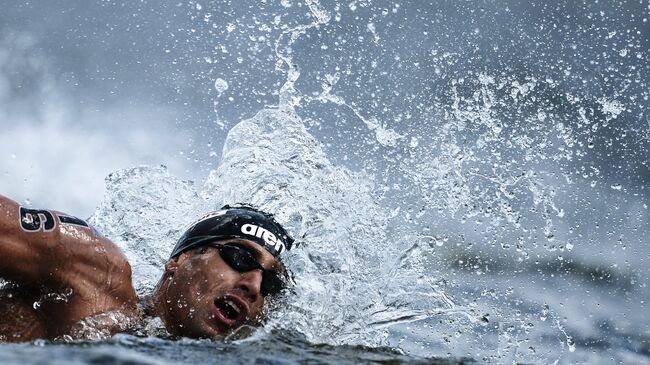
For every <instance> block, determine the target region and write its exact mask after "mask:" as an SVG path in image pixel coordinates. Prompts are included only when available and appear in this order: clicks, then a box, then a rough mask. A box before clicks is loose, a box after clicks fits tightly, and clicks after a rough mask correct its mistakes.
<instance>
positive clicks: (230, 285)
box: [164, 239, 280, 338]
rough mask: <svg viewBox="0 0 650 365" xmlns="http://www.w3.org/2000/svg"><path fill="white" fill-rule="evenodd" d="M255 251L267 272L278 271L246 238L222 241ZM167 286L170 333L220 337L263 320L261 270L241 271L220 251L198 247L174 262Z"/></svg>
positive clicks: (276, 264)
mask: <svg viewBox="0 0 650 365" xmlns="http://www.w3.org/2000/svg"><path fill="white" fill-rule="evenodd" d="M224 243H228V244H229V245H236V246H239V247H241V248H244V249H246V250H248V251H249V252H251V253H253V256H254V257H255V258H256V259H257V262H258V263H259V264H260V265H261V266H262V267H263V268H265V269H274V268H275V269H279V268H280V264H279V262H278V261H277V259H276V258H275V257H273V255H271V254H270V253H269V252H268V251H266V250H265V249H264V248H262V247H261V246H260V245H258V244H257V243H255V242H252V241H249V240H244V239H231V240H224V241H219V242H218V244H224ZM165 270H166V272H167V273H168V274H169V275H170V277H169V278H168V279H167V282H166V283H165V284H164V285H166V286H167V296H166V297H167V301H168V303H166V306H167V307H168V316H167V320H166V321H165V322H166V323H165V324H166V326H167V329H168V330H169V331H170V332H171V333H172V334H175V335H180V336H186V337H194V338H222V337H223V336H224V335H225V334H228V333H229V332H231V331H232V330H234V329H236V328H238V327H240V326H241V325H243V324H251V325H254V324H256V323H258V322H259V321H260V319H261V318H260V315H261V312H262V307H263V305H264V297H263V295H262V291H261V285H262V271H261V270H252V271H248V272H242V273H240V272H238V271H236V270H234V269H233V268H232V267H230V266H229V265H228V263H226V262H225V261H224V260H223V258H222V257H221V255H220V252H219V250H218V249H217V248H214V247H209V246H206V247H199V248H196V249H193V250H190V251H188V252H186V253H183V254H181V255H179V256H178V257H176V258H174V259H172V260H170V261H169V262H168V263H167V265H166V266H165Z"/></svg>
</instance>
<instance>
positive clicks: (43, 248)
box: [0, 195, 133, 297]
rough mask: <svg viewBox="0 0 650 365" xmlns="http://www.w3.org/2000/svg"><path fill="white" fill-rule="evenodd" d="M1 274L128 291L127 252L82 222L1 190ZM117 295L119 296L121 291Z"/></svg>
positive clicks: (30, 281) (24, 281)
mask: <svg viewBox="0 0 650 365" xmlns="http://www.w3.org/2000/svg"><path fill="white" fill-rule="evenodd" d="M0 277H2V278H4V279H7V280H10V281H12V282H15V283H17V284H19V285H28V286H38V285H66V286H71V287H75V288H78V289H84V288H85V289H87V290H92V289H93V288H94V287H96V286H98V285H103V286H104V287H106V286H109V288H108V289H109V290H110V291H112V292H114V293H115V294H116V295H120V294H119V292H124V293H123V294H124V295H126V296H127V297H131V296H132V291H133V289H132V286H131V282H130V281H131V267H130V265H129V263H128V261H127V259H126V257H125V255H124V254H123V253H122V252H121V251H120V250H119V248H118V247H117V246H116V245H115V244H114V243H112V242H111V241H110V240H108V239H107V238H105V237H103V236H101V235H100V234H99V233H98V232H96V231H95V230H94V229H92V227H90V226H89V225H88V224H86V223H85V222H84V221H82V220H79V219H77V218H74V217H72V216H69V215H66V214H63V213H60V212H56V211H48V210H34V209H28V208H25V207H21V206H19V205H18V204H17V203H16V202H14V201H12V200H11V199H8V198H6V197H4V196H2V195H0ZM120 296H121V295H120Z"/></svg>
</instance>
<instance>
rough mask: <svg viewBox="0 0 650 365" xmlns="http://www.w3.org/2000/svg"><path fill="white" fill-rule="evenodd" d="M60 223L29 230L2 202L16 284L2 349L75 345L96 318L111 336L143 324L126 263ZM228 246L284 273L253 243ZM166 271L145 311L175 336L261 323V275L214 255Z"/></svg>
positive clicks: (97, 240) (3, 296)
mask: <svg viewBox="0 0 650 365" xmlns="http://www.w3.org/2000/svg"><path fill="white" fill-rule="evenodd" d="M51 213H52V214H53V215H56V214H58V212H53V211H51ZM55 220H56V222H55V226H54V228H53V229H52V230H47V231H44V230H39V231H35V232H30V231H26V230H24V229H21V225H20V217H19V206H18V204H16V203H15V202H13V201H12V200H10V199H8V198H6V197H4V196H2V195H0V278H2V279H5V280H8V281H10V282H11V283H12V286H10V287H5V288H2V289H0V341H10V342H21V341H30V340H33V339H36V338H46V339H55V338H60V337H61V336H64V335H72V336H73V337H74V336H75V335H77V334H78V333H77V330H78V328H79V327H80V322H81V321H83V320H85V319H88V318H95V319H97V318H99V319H100V320H95V321H94V322H93V323H94V326H96V327H97V330H102V331H103V332H104V333H108V334H111V333H115V332H120V331H124V330H125V329H127V328H125V325H126V326H128V325H133V324H137V323H138V322H140V321H141V320H142V316H143V314H142V313H141V311H140V310H139V309H138V306H137V303H138V298H137V297H136V293H135V290H134V288H133V284H132V281H131V266H130V265H129V263H128V261H127V259H126V256H125V255H124V254H123V253H122V252H121V251H120V250H119V249H118V248H117V246H116V245H115V244H114V243H113V242H111V241H110V240H108V239H107V238H105V237H102V236H101V235H98V234H97V233H96V232H95V231H94V230H92V229H90V228H88V227H84V226H80V225H72V224H64V223H61V221H60V220H58V219H55ZM224 242H225V241H224ZM228 242H230V243H232V244H236V245H241V246H245V247H248V248H249V249H251V250H253V251H254V252H256V259H257V260H258V262H259V263H260V264H261V265H262V266H263V267H264V268H267V269H268V268H273V267H280V264H279V263H278V262H277V260H276V259H275V258H274V257H273V256H272V255H271V254H270V253H269V252H267V251H266V250H265V249H263V248H262V247H261V246H259V245H258V244H256V243H254V242H252V241H247V240H229V241H228ZM221 243H223V242H221ZM164 269H165V272H164V274H163V276H162V278H161V279H160V281H159V283H158V285H157V286H156V289H155V291H154V293H153V294H152V295H151V296H150V297H149V298H148V300H146V301H145V306H147V307H148V308H146V309H147V312H148V314H149V315H152V316H159V317H160V318H161V319H162V321H163V323H164V324H165V327H166V328H167V330H168V331H169V332H170V333H172V334H174V335H178V336H186V337H210V338H218V337H223V335H225V334H227V333H229V332H230V331H231V330H232V329H233V328H235V327H238V326H240V325H242V324H248V323H250V324H254V323H256V322H257V321H258V320H259V315H260V313H261V311H262V307H263V304H264V298H263V297H262V295H261V293H260V286H261V281H262V274H261V271H260V270H254V271H250V272H245V273H239V272H237V271H235V270H233V269H232V268H231V267H230V266H228V265H227V264H226V263H225V262H224V261H223V260H222V259H221V256H220V255H219V251H218V250H217V249H215V248H212V247H205V248H197V249H194V250H191V251H188V252H186V253H183V254H181V255H179V256H178V257H176V258H174V259H171V260H169V261H168V262H167V263H166V264H165V268H164ZM51 293H57V295H54V296H53V295H51ZM61 294H65V295H63V296H62V295H61ZM35 302H38V303H39V306H37V307H36V308H35V307H34V303H35ZM106 313H112V314H118V315H119V316H118V318H119V320H110V319H111V318H113V317H114V316H104V315H103V314H106Z"/></svg>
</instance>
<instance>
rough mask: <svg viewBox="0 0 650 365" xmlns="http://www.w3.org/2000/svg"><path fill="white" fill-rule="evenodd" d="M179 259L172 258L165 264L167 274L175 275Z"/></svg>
mask: <svg viewBox="0 0 650 365" xmlns="http://www.w3.org/2000/svg"><path fill="white" fill-rule="evenodd" d="M178 257H179V256H176V257H172V258H171V259H169V261H167V263H165V274H169V275H172V276H173V275H174V274H175V273H176V270H177V269H178Z"/></svg>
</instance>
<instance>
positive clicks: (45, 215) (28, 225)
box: [18, 207, 56, 232]
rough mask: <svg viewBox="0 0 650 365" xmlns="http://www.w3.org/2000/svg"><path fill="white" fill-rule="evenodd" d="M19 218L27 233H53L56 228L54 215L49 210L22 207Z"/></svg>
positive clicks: (21, 226)
mask: <svg viewBox="0 0 650 365" xmlns="http://www.w3.org/2000/svg"><path fill="white" fill-rule="evenodd" d="M18 217H19V219H20V228H22V229H23V231H25V232H41V231H42V232H51V231H53V230H54V228H55V227H56V220H55V218H54V214H52V213H51V212H50V211H47V210H38V209H27V208H24V207H20V211H19V214H18Z"/></svg>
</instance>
